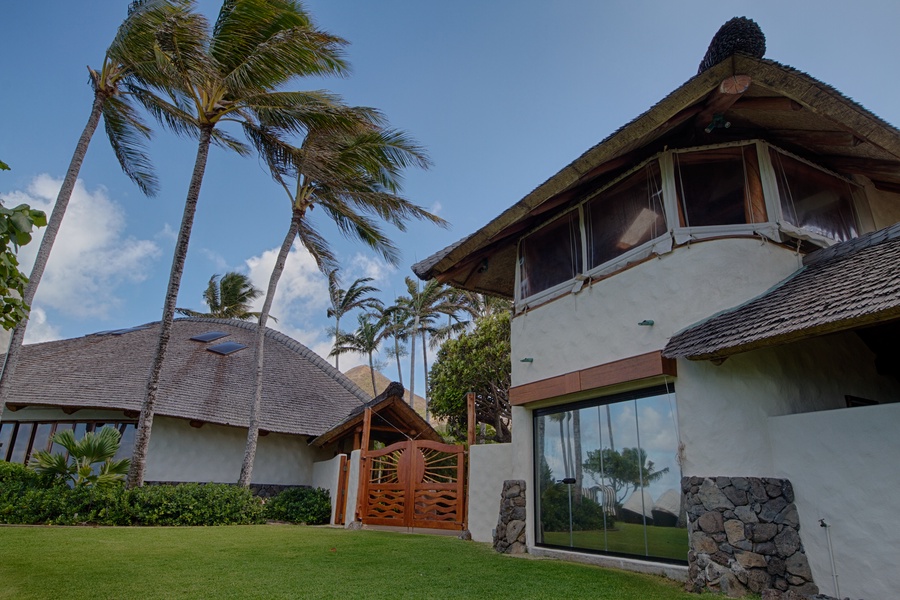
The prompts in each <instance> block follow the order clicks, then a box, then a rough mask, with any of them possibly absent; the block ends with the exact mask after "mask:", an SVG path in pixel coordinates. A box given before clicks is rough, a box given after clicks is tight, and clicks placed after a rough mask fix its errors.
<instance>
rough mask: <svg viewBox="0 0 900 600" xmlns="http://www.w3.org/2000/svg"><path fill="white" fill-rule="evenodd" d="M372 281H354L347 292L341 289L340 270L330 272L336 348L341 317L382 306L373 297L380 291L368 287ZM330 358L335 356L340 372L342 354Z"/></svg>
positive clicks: (331, 312)
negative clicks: (363, 309)
mask: <svg viewBox="0 0 900 600" xmlns="http://www.w3.org/2000/svg"><path fill="white" fill-rule="evenodd" d="M370 281H372V278H371V277H361V278H359V279H356V280H354V281H353V283H351V284H350V287H348V288H347V289H346V290H345V289H342V288H341V283H340V278H339V277H338V270H337V269H331V270H330V271H328V297H329V299H330V300H331V307H330V308H329V309H328V318H329V319H330V318H332V317H334V336H335V347H337V338H338V337H339V336H340V335H341V317H343V316H344V315H346V314H347V313H349V312H350V311H351V310H353V309H355V308H365V309H374V308H378V307H380V306H381V301H380V300H378V299H377V298H373V297H372V296H371V294H377V293H378V291H379V290H378V288H376V287H373V286H371V285H368V283H369V282H370ZM330 356H334V368H335V369H338V370H340V367H339V366H338V364H339V363H338V359H339V358H340V354H334V353H332V354H331V355H330Z"/></svg>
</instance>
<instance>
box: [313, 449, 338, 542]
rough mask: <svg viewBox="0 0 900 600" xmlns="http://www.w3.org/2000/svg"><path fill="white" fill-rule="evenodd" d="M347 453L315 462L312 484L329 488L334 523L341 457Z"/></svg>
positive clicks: (331, 521)
mask: <svg viewBox="0 0 900 600" xmlns="http://www.w3.org/2000/svg"><path fill="white" fill-rule="evenodd" d="M344 456H346V454H338V455H337V456H335V457H334V458H332V459H331V460H321V461H319V462H317V463H313V477H312V486H313V487H314V488H323V489H326V490H328V494H329V497H330V498H331V520H330V521H329V523H331V524H332V525H333V524H334V516H335V511H336V510H337V492H338V486H339V485H340V478H341V458H343V457H344Z"/></svg>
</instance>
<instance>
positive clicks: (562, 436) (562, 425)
mask: <svg viewBox="0 0 900 600" xmlns="http://www.w3.org/2000/svg"><path fill="white" fill-rule="evenodd" d="M559 446H560V448H561V449H562V459H563V477H568V476H569V453H568V452H566V415H565V414H564V413H563V414H560V415H559Z"/></svg>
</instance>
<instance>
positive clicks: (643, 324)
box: [638, 319, 653, 327]
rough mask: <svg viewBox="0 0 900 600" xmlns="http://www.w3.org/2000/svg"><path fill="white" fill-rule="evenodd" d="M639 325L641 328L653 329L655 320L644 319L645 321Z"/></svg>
mask: <svg viewBox="0 0 900 600" xmlns="http://www.w3.org/2000/svg"><path fill="white" fill-rule="evenodd" d="M638 325H640V326H641V327H652V326H653V319H644V320H643V321H641V322H640V323H638Z"/></svg>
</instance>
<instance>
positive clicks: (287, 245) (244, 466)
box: [238, 209, 303, 487]
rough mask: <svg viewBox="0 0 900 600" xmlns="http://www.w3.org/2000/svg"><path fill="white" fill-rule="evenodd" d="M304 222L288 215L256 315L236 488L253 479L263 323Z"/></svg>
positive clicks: (295, 214)
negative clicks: (250, 397)
mask: <svg viewBox="0 0 900 600" xmlns="http://www.w3.org/2000/svg"><path fill="white" fill-rule="evenodd" d="M302 219H303V211H302V210H299V209H298V210H294V211H293V214H292V215H291V225H290V227H289V228H288V233H287V235H286V236H284V241H283V242H281V249H280V250H279V251H278V258H276V259H275V267H274V268H273V269H272V274H271V275H270V276H269V287H268V288H267V289H266V299H265V300H264V301H263V307H262V310H261V311H260V312H259V323H258V324H257V326H256V387H255V391H254V394H253V403H252V404H251V405H250V424H249V426H248V427H247V445H246V447H245V448H244V460H243V462H242V463H241V475H240V478H239V479H238V485H240V486H241V487H250V478H251V477H252V476H253V462H254V461H255V460H256V444H257V441H258V440H259V407H260V404H262V388H263V363H264V358H265V341H266V321H268V319H269V311H270V310H272V302H273V301H274V300H275V290H276V289H277V288H278V281H279V280H280V279H281V274H282V273H283V272H284V264H285V262H287V257H288V255H289V254H290V252H291V247H292V246H293V245H294V240H295V239H297V232H298V231H299V230H300V221H301V220H302Z"/></svg>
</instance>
